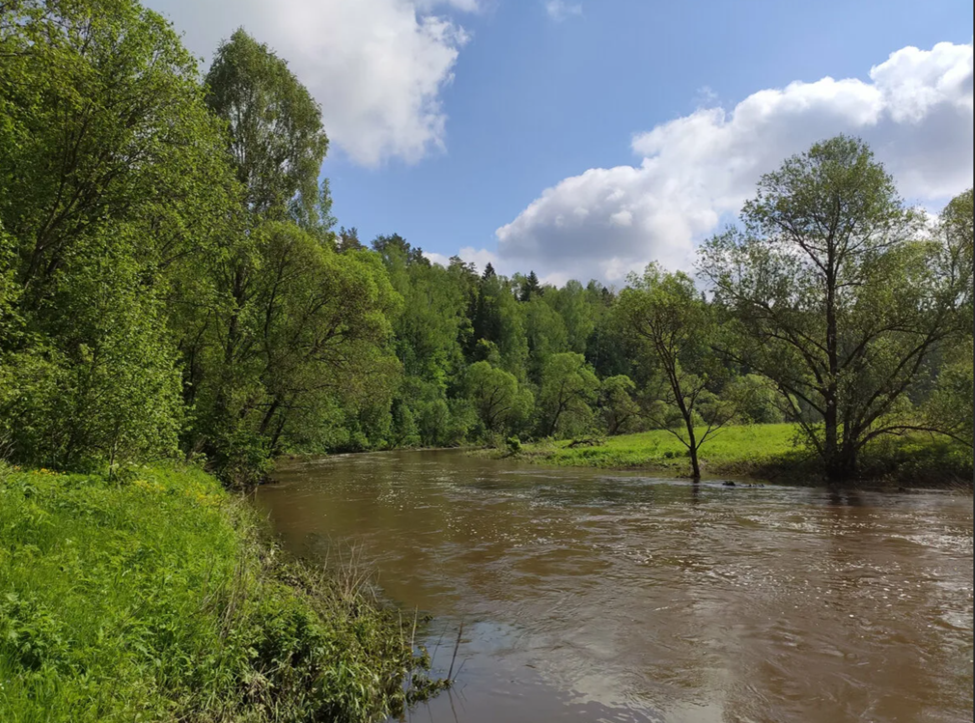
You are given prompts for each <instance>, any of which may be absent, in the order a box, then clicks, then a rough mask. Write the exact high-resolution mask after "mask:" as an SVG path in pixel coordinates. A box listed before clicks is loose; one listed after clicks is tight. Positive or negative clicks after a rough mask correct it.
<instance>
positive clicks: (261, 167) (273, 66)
mask: <svg viewBox="0 0 975 723" xmlns="http://www.w3.org/2000/svg"><path fill="white" fill-rule="evenodd" d="M206 83H207V103H208V105H209V106H210V107H211V108H212V109H213V111H214V112H215V113H216V114H217V115H218V116H220V117H221V118H223V119H224V120H225V121H226V122H227V125H228V128H229V134H230V139H229V144H230V152H231V155H232V157H233V162H234V167H235V169H236V171H237V178H238V180H239V181H240V183H241V185H242V186H243V187H244V188H245V189H246V198H247V203H248V205H249V206H250V208H251V210H252V211H254V212H256V213H258V214H261V215H269V214H270V215H275V216H281V215H283V214H284V213H285V212H287V211H288V210H291V211H292V212H293V213H294V214H295V216H297V217H298V218H299V219H312V218H316V217H318V216H319V215H320V213H321V211H322V210H324V211H325V212H326V215H327V210H328V202H327V200H326V201H325V203H324V204H323V203H322V198H323V197H324V198H325V199H327V186H326V187H324V188H323V189H320V188H319V185H318V174H319V171H320V170H321V166H322V161H323V160H324V159H325V154H326V152H327V151H328V137H327V136H326V135H325V131H324V130H323V128H322V118H321V108H319V106H318V104H317V103H316V102H315V99H314V98H312V97H311V94H310V93H309V92H308V89H307V88H305V86H303V85H302V84H301V83H300V82H299V81H298V79H297V78H296V77H295V75H294V73H292V72H291V71H290V70H289V69H288V65H287V63H286V62H285V61H284V60H282V59H281V58H279V57H278V56H277V55H276V54H275V53H274V52H273V51H272V50H270V49H269V48H268V47H267V46H266V45H263V44H261V43H259V42H257V41H256V40H254V38H252V37H251V36H249V35H248V34H247V33H245V32H244V31H243V30H237V31H236V32H234V34H233V35H231V36H230V40H228V41H227V42H224V43H221V45H220V47H219V48H218V49H217V53H216V56H215V57H214V59H213V65H212V66H211V67H210V71H209V73H208V74H207V77H206ZM323 190H324V191H326V193H324V194H323ZM323 205H324V206H325V208H324V209H322V206H323Z"/></svg>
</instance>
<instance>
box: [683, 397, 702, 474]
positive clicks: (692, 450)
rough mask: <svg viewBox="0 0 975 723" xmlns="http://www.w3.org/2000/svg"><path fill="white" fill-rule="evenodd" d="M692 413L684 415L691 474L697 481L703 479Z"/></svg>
mask: <svg viewBox="0 0 975 723" xmlns="http://www.w3.org/2000/svg"><path fill="white" fill-rule="evenodd" d="M692 414H693V413H692ZM692 414H691V415H685V416H684V424H685V425H687V441H688V445H687V452H688V454H690V456H691V476H692V477H693V479H694V481H697V480H700V479H701V464H700V462H699V461H698V459H697V447H698V444H697V437H696V436H694V417H693V416H692Z"/></svg>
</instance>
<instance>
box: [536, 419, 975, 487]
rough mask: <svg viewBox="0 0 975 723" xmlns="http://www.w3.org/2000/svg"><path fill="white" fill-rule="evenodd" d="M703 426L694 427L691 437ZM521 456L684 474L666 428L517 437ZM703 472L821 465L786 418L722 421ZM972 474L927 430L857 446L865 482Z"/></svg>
mask: <svg viewBox="0 0 975 723" xmlns="http://www.w3.org/2000/svg"><path fill="white" fill-rule="evenodd" d="M705 431H706V429H704V428H700V429H698V430H697V434H698V438H700V437H701V436H703V434H704V432H705ZM520 456H521V457H523V458H524V459H527V460H529V461H532V462H535V463H538V464H546V465H554V466H560V467H597V468H603V469H646V470H650V471H656V472H660V473H664V474H674V475H677V476H682V477H683V476H690V472H691V469H690V462H689V460H688V458H687V448H686V447H685V446H684V444H683V443H682V442H681V441H680V440H679V439H678V438H677V437H676V436H674V435H673V434H672V433H671V432H669V431H667V430H661V429H658V430H653V431H649V432H640V433H638V434H626V435H621V436H618V437H607V438H597V439H593V440H585V442H584V443H582V444H580V443H578V442H574V441H573V440H561V441H556V442H552V441H547V442H541V443H538V444H531V445H525V447H524V450H523V452H522V453H521V454H520ZM701 466H702V470H703V473H704V475H705V477H709V478H715V477H740V478H750V479H755V480H767V481H784V482H790V483H819V482H821V481H822V480H823V474H822V470H821V469H820V465H819V462H818V460H817V459H816V458H815V455H814V454H812V453H810V452H809V450H807V449H806V448H805V447H804V446H803V445H802V443H801V438H800V437H799V436H798V435H797V434H796V427H795V426H794V425H792V424H751V425H736V426H729V427H725V428H724V429H721V430H719V431H718V432H717V433H715V434H714V435H712V436H711V437H710V438H709V439H708V441H707V442H706V443H705V444H704V446H703V447H702V448H701ZM971 478H972V458H971V453H970V450H966V449H964V448H962V447H961V445H959V444H957V443H955V442H953V441H951V440H948V439H945V438H943V437H937V436H935V435H929V434H914V435H908V436H905V437H901V438H888V439H883V440H879V441H877V442H875V443H873V444H871V445H868V446H867V448H866V449H865V450H864V455H863V465H862V472H861V480H862V481H869V482H873V483H877V482H889V483H891V484H897V485H901V484H910V485H934V486H951V485H953V484H960V483H964V482H965V480H967V481H968V483H970V482H971Z"/></svg>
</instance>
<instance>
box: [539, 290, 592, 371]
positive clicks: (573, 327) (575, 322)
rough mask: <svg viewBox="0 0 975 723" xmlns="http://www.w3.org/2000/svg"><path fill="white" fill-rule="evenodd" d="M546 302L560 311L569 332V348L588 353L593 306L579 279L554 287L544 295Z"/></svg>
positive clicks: (578, 352) (580, 352)
mask: <svg viewBox="0 0 975 723" xmlns="http://www.w3.org/2000/svg"><path fill="white" fill-rule="evenodd" d="M544 299H545V302H546V303H547V304H549V305H551V307H552V308H553V309H554V310H555V311H556V312H558V314H559V316H561V317H562V322H563V323H564V324H565V329H566V332H567V333H568V341H569V350H570V351H574V352H576V353H577V354H585V353H586V343H587V342H588V340H589V335H590V334H592V332H593V329H594V328H595V324H594V322H593V313H592V306H591V304H590V299H589V297H588V295H587V294H586V290H585V288H583V286H582V284H580V283H579V282H578V281H569V282H568V283H566V285H565V286H563V287H562V288H561V289H553V290H551V291H550V292H549V293H547V294H545V296H544Z"/></svg>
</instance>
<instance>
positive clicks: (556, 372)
mask: <svg viewBox="0 0 975 723" xmlns="http://www.w3.org/2000/svg"><path fill="white" fill-rule="evenodd" d="M598 394H599V380H598V379H597V378H596V375H595V374H594V373H593V371H592V368H591V367H590V366H589V365H588V364H587V363H586V358H585V357H584V356H582V354H575V353H573V352H566V353H564V354H555V355H553V356H552V357H551V358H550V359H549V360H548V362H547V363H546V364H545V368H544V369H543V370H542V384H541V388H540V390H539V395H538V404H539V413H540V415H541V428H542V430H543V433H544V434H545V435H546V436H549V437H553V436H555V435H556V434H560V433H562V434H576V433H580V432H583V431H585V430H586V429H588V428H589V426H590V425H591V423H592V407H591V406H590V405H591V404H592V403H593V402H595V401H596V398H597V395H598Z"/></svg>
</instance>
